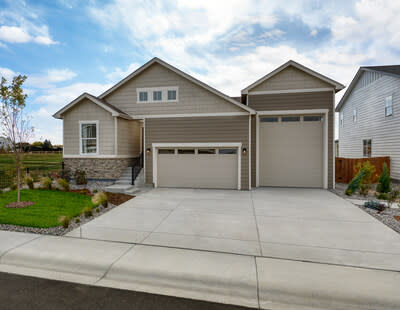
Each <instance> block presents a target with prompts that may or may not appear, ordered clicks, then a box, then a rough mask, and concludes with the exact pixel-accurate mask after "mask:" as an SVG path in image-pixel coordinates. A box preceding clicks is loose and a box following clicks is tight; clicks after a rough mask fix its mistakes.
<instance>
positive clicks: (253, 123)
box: [251, 115, 257, 187]
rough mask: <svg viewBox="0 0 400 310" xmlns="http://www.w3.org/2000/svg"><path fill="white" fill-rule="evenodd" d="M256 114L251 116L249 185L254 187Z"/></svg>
mask: <svg viewBox="0 0 400 310" xmlns="http://www.w3.org/2000/svg"><path fill="white" fill-rule="evenodd" d="M256 133H257V116H256V115H252V117H251V186H252V187H256V185H257V184H256V182H257V181H256V174H257V173H256V171H257V170H256V169H257V160H256V159H257V157H256V156H257V148H256V147H257V135H256Z"/></svg>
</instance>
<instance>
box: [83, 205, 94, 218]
mask: <svg viewBox="0 0 400 310" xmlns="http://www.w3.org/2000/svg"><path fill="white" fill-rule="evenodd" d="M82 213H83V214H84V215H85V217H91V216H93V209H92V208H91V207H85V208H84V209H83V210H82Z"/></svg>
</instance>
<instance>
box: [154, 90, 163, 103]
mask: <svg viewBox="0 0 400 310" xmlns="http://www.w3.org/2000/svg"><path fill="white" fill-rule="evenodd" d="M153 101H162V92H161V90H157V91H153Z"/></svg>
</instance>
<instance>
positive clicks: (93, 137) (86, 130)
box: [80, 122, 98, 155]
mask: <svg viewBox="0 0 400 310" xmlns="http://www.w3.org/2000/svg"><path fill="white" fill-rule="evenodd" d="M80 134H81V154H88V155H90V154H92V155H95V154H97V151H98V149H97V148H98V122H81V123H80Z"/></svg>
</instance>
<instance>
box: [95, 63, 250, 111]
mask: <svg viewBox="0 0 400 310" xmlns="http://www.w3.org/2000/svg"><path fill="white" fill-rule="evenodd" d="M154 63H158V64H160V65H162V66H164V67H166V68H168V69H170V70H171V71H173V72H175V73H176V74H178V75H180V76H182V77H184V78H186V79H188V80H189V81H191V82H193V83H195V84H197V85H199V86H201V87H203V88H205V89H207V90H208V91H210V92H211V93H213V94H214V95H217V96H219V97H221V98H223V99H225V100H227V101H229V102H230V103H232V104H234V105H236V106H237V107H239V108H241V109H243V110H245V111H247V112H249V113H250V114H255V111H254V110H253V109H252V108H249V107H248V106H246V105H244V104H241V103H240V102H237V101H236V100H234V99H232V98H231V97H229V96H227V95H225V94H223V93H221V92H220V91H218V90H216V89H215V88H212V87H211V86H209V85H207V84H205V83H203V82H201V81H199V80H197V79H196V78H194V77H192V76H191V75H189V74H187V73H185V72H183V71H181V70H179V69H177V68H175V67H173V66H171V65H170V64H168V63H166V62H165V61H163V60H161V59H159V58H157V57H154V58H153V59H152V60H150V61H149V62H147V63H145V64H144V65H143V66H141V67H140V68H139V69H137V70H136V71H134V72H132V73H131V74H129V75H128V76H127V77H126V78H124V79H122V80H121V81H120V82H118V83H117V84H115V85H114V86H113V87H111V88H110V89H108V90H106V91H105V92H104V93H102V94H101V95H100V96H99V98H100V99H102V98H104V97H105V96H107V95H108V94H110V93H111V92H113V91H114V90H116V89H117V88H119V87H120V86H122V85H124V84H125V83H126V82H128V81H129V80H131V79H132V78H134V77H135V76H137V75H139V74H140V73H141V72H143V71H144V70H146V69H147V68H148V67H150V66H151V65H152V64H154Z"/></svg>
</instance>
